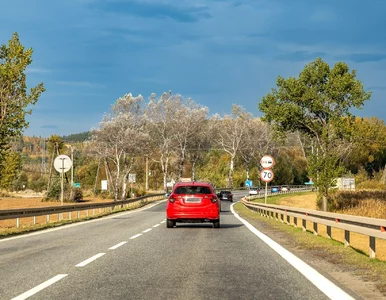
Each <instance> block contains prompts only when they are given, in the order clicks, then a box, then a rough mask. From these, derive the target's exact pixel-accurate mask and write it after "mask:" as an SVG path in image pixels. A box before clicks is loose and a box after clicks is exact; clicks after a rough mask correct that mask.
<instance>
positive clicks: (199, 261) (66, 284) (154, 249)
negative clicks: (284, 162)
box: [0, 192, 330, 300]
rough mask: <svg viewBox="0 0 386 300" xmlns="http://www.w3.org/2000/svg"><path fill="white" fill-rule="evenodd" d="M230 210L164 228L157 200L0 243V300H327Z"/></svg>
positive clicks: (162, 207) (161, 205) (225, 207)
mask: <svg viewBox="0 0 386 300" xmlns="http://www.w3.org/2000/svg"><path fill="white" fill-rule="evenodd" d="M241 195H242V193H241V192H236V193H235V200H238V199H240V197H241ZM230 206H231V203H229V202H222V213H221V228H219V229H215V228H212V225H211V224H177V228H172V229H167V228H166V224H165V202H161V203H159V204H157V205H154V206H152V207H150V208H149V207H148V208H146V209H142V210H138V211H133V212H127V213H121V214H117V215H113V216H110V217H108V218H104V219H98V220H93V221H88V222H84V223H77V224H73V225H68V226H64V227H60V228H57V229H54V230H47V231H44V232H39V233H35V234H30V235H26V236H22V237H16V238H11V239H7V240H0V278H1V280H0V299H13V298H15V299H26V298H28V297H30V298H29V299H104V300H105V299H328V297H327V296H326V295H325V294H324V293H323V292H322V291H321V290H320V287H319V288H317V287H316V286H315V285H313V284H312V283H311V282H310V280H308V279H307V278H306V277H305V276H304V275H302V274H301V273H300V272H299V271H298V270H297V269H295V268H294V267H293V266H292V265H291V264H290V263H289V262H288V261H287V260H285V259H284V258H283V257H282V255H279V254H278V253H277V252H275V251H273V250H272V248H271V247H270V246H269V245H267V244H266V243H265V242H264V241H263V240H262V239H260V238H258V237H257V236H256V235H255V234H254V233H253V232H251V230H249V229H248V228H247V226H245V225H244V224H243V223H242V222H241V221H240V220H239V219H238V218H236V217H235V216H234V214H233V213H232V212H231V209H230ZM329 288H330V287H329V286H327V287H326V289H329Z"/></svg>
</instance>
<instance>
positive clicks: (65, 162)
mask: <svg viewBox="0 0 386 300" xmlns="http://www.w3.org/2000/svg"><path fill="white" fill-rule="evenodd" d="M71 167H72V160H71V158H69V157H68V156H67V155H64V154H61V155H59V156H57V157H56V158H55V160H54V168H55V170H56V171H58V172H59V173H62V172H63V173H66V172H67V171H68V170H70V169H71Z"/></svg>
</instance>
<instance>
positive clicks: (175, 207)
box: [166, 181, 220, 228]
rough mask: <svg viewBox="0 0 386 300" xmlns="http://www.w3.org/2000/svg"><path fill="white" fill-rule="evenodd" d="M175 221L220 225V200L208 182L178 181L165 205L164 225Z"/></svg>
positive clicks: (215, 226) (170, 225) (174, 224)
mask: <svg viewBox="0 0 386 300" xmlns="http://www.w3.org/2000/svg"><path fill="white" fill-rule="evenodd" d="M176 223H213V227H214V228H219V227H220V201H219V200H218V198H217V195H216V193H215V192H214V189H213V186H212V185H211V184H210V183H208V182H196V181H191V182H178V183H176V184H175V185H174V187H173V191H172V193H171V194H170V196H169V198H168V202H167V205H166V227H167V228H173V227H174V226H176Z"/></svg>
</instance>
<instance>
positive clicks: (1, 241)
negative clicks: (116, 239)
mask: <svg viewBox="0 0 386 300" xmlns="http://www.w3.org/2000/svg"><path fill="white" fill-rule="evenodd" d="M165 201H166V200H161V201H158V202H156V203H154V204H153V205H152V206H145V207H142V208H138V209H134V210H130V211H124V212H121V213H116V214H111V215H109V216H106V217H103V218H100V219H93V220H87V221H82V222H79V223H72V224H68V225H65V226H60V227H56V228H51V229H50V228H48V229H44V230H42V231H36V232H31V233H25V234H23V235H18V236H13V237H9V238H6V239H0V243H4V242H7V241H10V240H16V239H22V238H27V237H30V236H34V235H40V234H45V233H47V232H52V231H58V230H63V229H67V228H71V227H75V226H81V225H85V224H90V223H93V222H101V221H104V220H108V219H113V218H116V217H118V216H121V215H126V214H135V213H137V212H141V211H143V210H147V209H150V208H152V207H154V206H156V205H159V204H161V203H163V202H165Z"/></svg>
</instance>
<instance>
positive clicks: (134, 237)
mask: <svg viewBox="0 0 386 300" xmlns="http://www.w3.org/2000/svg"><path fill="white" fill-rule="evenodd" d="M141 235H142V233H139V234H136V235H133V236H132V237H131V238H130V240H134V239H136V238H137V237H139V236H141Z"/></svg>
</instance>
